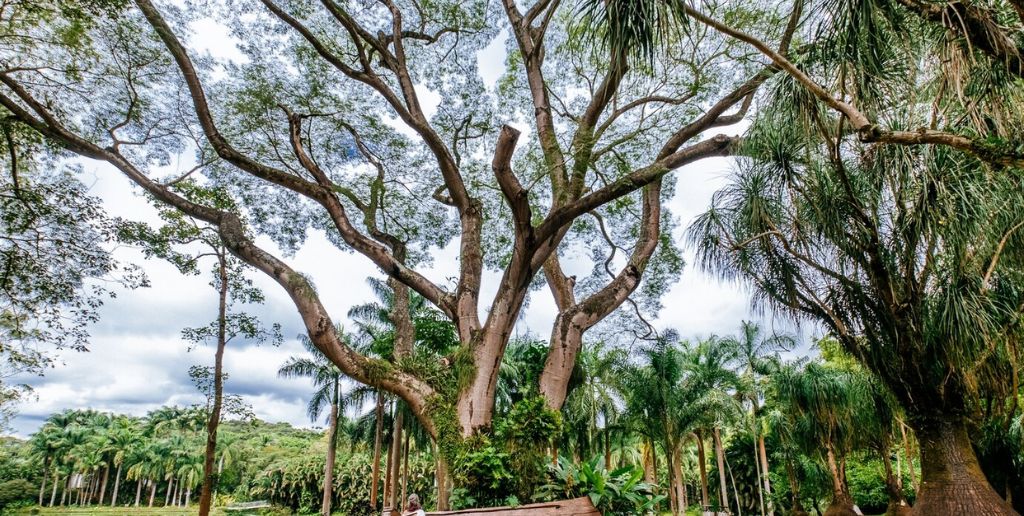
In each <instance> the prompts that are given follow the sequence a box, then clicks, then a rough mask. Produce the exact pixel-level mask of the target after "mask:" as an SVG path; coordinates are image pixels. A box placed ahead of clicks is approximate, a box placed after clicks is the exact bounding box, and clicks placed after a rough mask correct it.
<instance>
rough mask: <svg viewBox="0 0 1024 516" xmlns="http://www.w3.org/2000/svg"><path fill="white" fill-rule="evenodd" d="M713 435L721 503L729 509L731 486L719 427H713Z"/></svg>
mask: <svg viewBox="0 0 1024 516" xmlns="http://www.w3.org/2000/svg"><path fill="white" fill-rule="evenodd" d="M711 437H712V439H714V441H715V460H716V461H717V462H718V487H719V496H721V498H719V505H721V506H722V509H723V510H725V511H728V510H729V488H728V486H727V485H726V483H725V450H724V449H723V448H722V435H721V433H720V432H719V431H718V427H717V426H716V427H714V428H712V429H711Z"/></svg>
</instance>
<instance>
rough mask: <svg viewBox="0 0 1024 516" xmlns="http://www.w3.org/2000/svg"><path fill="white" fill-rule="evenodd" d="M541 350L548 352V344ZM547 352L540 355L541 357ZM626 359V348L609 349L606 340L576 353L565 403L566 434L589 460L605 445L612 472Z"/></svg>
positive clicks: (606, 456) (607, 466) (563, 411)
mask: <svg viewBox="0 0 1024 516" xmlns="http://www.w3.org/2000/svg"><path fill="white" fill-rule="evenodd" d="M540 349H541V351H542V353H544V354H546V353H547V350H546V347H542V348H540ZM544 354H542V355H540V357H541V360H543V357H544V356H545V355H544ZM508 355H509V354H508V353H506V355H505V356H506V358H507V357H508ZM625 361H626V353H625V352H624V351H623V350H620V349H608V347H607V345H606V344H605V343H604V342H603V341H598V342H595V343H593V344H590V345H589V346H587V347H585V348H584V349H582V350H581V351H580V353H579V354H578V355H577V356H576V366H575V367H574V368H573V372H572V376H571V377H570V379H569V386H568V389H567V394H566V398H565V403H564V404H563V405H562V415H563V425H564V426H565V428H566V429H568V431H567V432H566V434H565V435H566V438H568V439H571V440H572V441H573V442H574V443H575V445H576V450H577V456H578V457H580V458H582V459H584V460H585V459H586V458H588V457H590V456H591V455H592V454H593V453H594V449H595V448H596V447H597V446H599V445H603V448H604V457H605V468H608V470H609V471H611V469H612V467H611V432H612V427H613V426H614V425H615V423H616V422H617V420H618V418H619V416H620V415H621V409H620V404H621V402H622V401H623V395H622V392H621V381H620V378H619V372H620V370H621V368H622V366H623V365H624V364H625ZM599 434H601V435H600V436H599ZM598 441H600V442H598Z"/></svg>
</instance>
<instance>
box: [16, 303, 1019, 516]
mask: <svg viewBox="0 0 1024 516" xmlns="http://www.w3.org/2000/svg"><path fill="white" fill-rule="evenodd" d="M375 306H376V308H378V309H379V308H380V307H381V306H380V305H366V306H364V307H360V309H358V310H356V311H355V312H360V313H362V314H364V315H368V316H372V315H373V313H374V310H373V309H372V308H374V307H375ZM372 326H373V323H372V322H367V323H366V324H365V325H363V331H364V336H365V337H367V338H370V336H371V335H375V336H376V338H377V339H378V342H377V345H378V346H381V345H382V344H381V342H380V341H385V342H386V341H387V339H388V335H387V331H386V329H384V330H385V331H379V332H372V331H367V330H368V329H369V328H370V327H372ZM377 330H382V328H380V327H379V326H378V327H377ZM800 346H801V343H798V342H796V341H795V340H794V339H793V338H792V337H790V336H788V335H775V334H770V333H768V332H765V331H764V330H762V329H761V328H759V327H758V326H757V325H756V324H753V323H743V324H742V325H741V326H740V328H739V331H738V333H737V334H736V335H735V336H726V337H717V336H712V337H708V338H705V339H701V340H694V341H686V340H679V339H678V337H676V336H675V335H672V334H667V335H664V336H662V338H661V339H658V340H657V341H653V342H651V343H648V344H645V345H638V347H637V348H636V349H634V352H633V353H632V354H628V353H626V352H625V351H624V350H622V349H617V348H614V347H610V346H606V345H604V344H602V343H600V342H596V343H593V344H592V345H590V346H588V347H587V349H586V350H585V351H584V352H583V353H582V354H581V355H580V356H579V358H578V361H577V363H576V367H575V368H574V370H573V379H572V382H571V384H570V385H571V386H570V390H569V393H568V397H567V401H566V404H565V407H564V408H563V409H562V410H561V412H560V413H554V414H552V413H551V412H550V411H549V410H547V409H546V408H545V407H544V404H543V401H542V400H541V399H540V398H538V397H537V394H536V387H535V385H536V378H535V377H536V375H537V374H539V370H540V367H541V366H542V362H541V361H540V360H538V357H543V349H544V347H545V345H544V343H543V342H539V341H535V340H530V339H519V340H514V341H513V343H512V344H511V349H510V351H509V353H508V354H507V355H506V359H505V360H504V362H503V364H502V376H501V386H500V387H499V392H500V396H499V398H498V412H499V414H500V416H499V418H498V423H497V425H496V426H497V428H496V430H497V431H496V434H497V435H498V436H500V439H502V440H506V441H507V445H508V447H507V448H505V449H499V448H492V449H486V450H483V451H481V452H474V453H472V454H469V455H468V456H466V457H463V459H462V461H460V463H458V464H457V465H456V467H455V469H454V475H455V476H456V482H455V486H456V487H455V489H454V492H453V493H452V503H453V505H454V506H455V507H463V506H466V507H469V506H481V505H515V504H519V503H527V502H530V501H534V500H546V499H560V498H566V497H574V496H581V495H589V496H590V497H591V498H592V500H594V502H595V503H596V505H597V506H598V507H599V508H601V509H602V510H604V511H605V512H606V513H609V514H612V513H614V514H625V513H639V512H647V511H656V510H660V511H665V510H669V509H670V508H674V509H675V510H676V511H678V512H685V511H686V510H687V508H690V509H691V510H696V508H698V507H707V508H713V509H722V510H724V509H725V508H726V507H728V510H730V511H732V512H733V513H736V514H740V513H746V514H769V513H778V514H802V513H806V512H809V511H813V512H815V513H821V512H823V511H825V512H830V513H833V514H841V513H840V512H832V511H836V510H838V509H837V508H841V507H843V505H844V504H854V503H855V504H857V505H858V506H859V507H860V508H861V509H862V510H863V511H866V513H867V514H872V513H882V512H886V513H887V514H903V513H906V512H908V511H909V506H910V504H912V503H913V500H914V495H915V492H916V490H917V488H918V486H919V484H918V483H919V482H920V480H919V478H920V477H919V475H920V473H919V470H918V468H919V463H918V445H917V442H916V440H915V438H914V436H913V432H912V431H910V430H909V429H908V428H907V426H906V424H905V423H904V419H905V416H904V415H903V414H902V412H901V411H900V410H899V409H898V408H897V407H896V405H895V404H894V401H893V400H892V397H891V395H890V394H888V393H887V392H886V391H885V390H884V389H883V388H882V387H881V386H880V384H879V383H878V381H877V380H875V379H873V377H872V376H871V375H870V374H868V373H866V372H865V370H864V369H863V368H862V367H860V366H859V365H857V363H856V362H855V361H854V360H853V359H851V358H850V357H849V356H847V355H846V354H845V353H844V352H842V351H841V350H840V348H839V346H838V344H837V343H836V342H835V341H834V340H832V339H822V340H819V341H818V342H816V343H815V344H814V350H813V351H812V352H813V354H815V355H817V356H818V357H819V358H816V359H812V360H811V359H800V360H789V359H786V358H784V357H786V356H791V355H792V353H790V351H791V350H793V349H794V348H797V347H800ZM307 347H308V349H309V351H310V353H309V354H308V355H306V356H300V357H293V358H292V359H290V360H289V361H288V362H287V363H285V364H283V366H282V368H281V372H282V374H283V375H285V376H295V375H297V374H303V375H306V376H310V377H312V378H314V380H315V383H316V385H317V386H318V390H317V391H316V392H315V393H312V396H311V401H310V405H309V412H310V415H311V417H312V420H313V421H315V422H323V421H324V420H325V419H326V420H327V421H328V423H329V425H328V427H327V430H326V431H323V430H305V429H296V428H293V427H291V426H290V425H287V424H283V423H281V424H269V423H266V422H263V421H260V420H256V419H252V418H243V419H235V420H231V421H228V422H226V423H225V424H224V425H222V426H221V427H220V431H219V439H218V443H219V444H218V448H217V450H216V464H217V475H216V483H215V489H216V492H215V493H214V495H215V496H214V498H215V500H216V502H217V504H220V505H225V504H230V503H232V502H236V501H247V500H267V501H270V502H272V503H274V504H275V505H279V506H281V507H284V508H290V509H293V510H297V511H300V512H307V513H308V512H315V511H318V510H320V508H321V501H322V499H323V498H322V497H323V492H324V491H323V486H324V472H325V469H324V464H325V460H328V459H327V452H328V448H329V446H330V444H331V443H334V446H335V449H336V454H337V459H334V467H333V471H332V474H333V480H332V482H331V484H332V486H333V487H332V490H331V494H332V496H333V499H332V506H333V510H334V511H337V512H340V513H341V514H373V513H376V512H378V511H379V510H380V509H381V505H382V504H383V503H384V502H385V501H386V500H387V499H388V498H387V497H388V494H387V491H386V490H388V489H392V488H394V489H397V490H398V493H397V494H398V495H400V496H403V497H404V496H405V495H406V494H407V493H417V494H419V496H420V497H421V499H422V500H424V501H425V505H426V506H427V507H431V506H433V504H434V500H435V499H436V489H437V487H436V482H435V477H434V475H435V473H436V467H435V466H436V459H435V452H434V450H433V448H432V444H431V441H430V439H429V437H428V436H427V435H426V434H425V433H424V432H423V431H422V429H419V428H417V427H415V426H413V427H412V428H409V427H408V426H407V427H406V433H405V436H404V438H403V440H402V442H400V443H398V444H397V447H396V446H392V445H391V444H392V435H390V434H391V428H392V427H393V423H394V418H395V415H396V414H398V413H400V412H402V411H407V410H408V408H407V407H404V406H403V404H402V403H401V402H396V400H395V399H394V397H392V396H387V395H385V396H381V397H380V398H378V396H377V395H378V393H376V392H373V391H370V390H367V389H366V388H363V387H355V388H353V387H352V384H351V382H346V381H343V380H342V377H341V375H339V374H338V373H337V369H336V368H334V367H333V366H332V365H330V364H329V363H328V362H326V361H325V360H324V359H323V358H322V357H321V356H320V355H318V354H317V353H316V350H315V348H314V347H312V346H307ZM346 390H347V392H346ZM378 399H380V400H381V410H377V406H376V403H377V400H378ZM339 406H340V408H341V411H340V415H338V413H339V412H338V407H339ZM332 408H334V411H333V412H332V411H331V409H332ZM325 409H326V410H325ZM364 409H367V410H365V412H364ZM332 414H333V415H336V417H337V419H336V420H335V419H334V417H333V416H332ZM325 415H327V417H326V418H325V417H324V416H325ZM206 419H207V414H206V409H204V408H203V407H201V406H196V407H191V408H175V407H166V408H161V409H159V410H155V411H153V412H151V413H149V414H147V415H146V416H145V417H130V416H123V415H113V414H104V413H98V412H95V411H91V410H70V411H66V412H63V413H59V414H54V415H53V416H51V417H50V418H49V419H48V420H47V421H46V422H45V424H44V425H43V426H42V427H41V428H40V429H39V431H38V432H37V433H35V434H34V435H32V436H31V438H30V439H28V440H27V441H23V442H22V441H16V440H8V441H5V443H4V448H3V453H4V460H3V461H2V462H3V463H4V464H5V466H4V469H3V470H2V471H0V474H2V475H3V478H2V480H5V481H8V482H9V481H11V480H13V479H28V480H29V481H30V483H31V491H30V492H28V494H30V495H31V497H32V498H33V499H34V500H33V502H34V503H38V504H39V505H42V506H93V505H103V504H107V505H111V506H142V507H152V506H158V507H159V506H181V507H188V506H190V504H193V505H194V504H195V499H196V496H197V489H198V488H199V486H200V484H201V478H202V459H203V440H204V437H205V431H204V424H205V421H206ZM335 429H336V430H335ZM1021 430H1022V429H1021V425H1020V419H1019V418H1016V419H1014V420H1011V421H1009V422H1007V420H1006V419H1004V417H1003V416H998V415H995V414H992V415H990V417H989V418H987V419H986V420H983V421H980V422H979V424H978V428H977V431H976V432H975V433H974V434H973V435H974V445H975V447H976V449H977V450H978V452H979V455H980V457H982V463H983V467H984V469H985V473H986V475H987V476H988V478H989V479H990V481H991V482H992V483H993V485H995V486H997V488H999V489H1000V490H1001V491H1002V492H1003V493H1005V495H1006V496H1007V499H1011V500H1022V499H1024V496H1022V495H1024V493H1021V486H1022V485H1024V482H1022V480H1024V468H1022V465H1024V447H1022V446H1021V443H1022V438H1024V434H1022V432H1021ZM380 443H384V444H383V447H381V444H380ZM395 453H397V454H398V456H399V457H400V460H398V461H397V462H396V463H395V464H397V465H398V467H397V469H393V468H391V467H388V465H389V464H391V463H392V461H391V459H392V458H393V457H394V454H395ZM374 462H376V463H377V467H376V468H375V467H374ZM392 486H393V487H392ZM374 491H376V493H374ZM21 496H22V497H25V496H26V493H22V495H21ZM23 503H24V502H23Z"/></svg>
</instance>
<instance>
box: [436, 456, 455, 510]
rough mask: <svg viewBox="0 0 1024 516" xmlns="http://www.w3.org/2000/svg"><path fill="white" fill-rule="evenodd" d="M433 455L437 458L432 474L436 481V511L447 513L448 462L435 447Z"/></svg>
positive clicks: (448, 507)
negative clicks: (435, 469)
mask: <svg viewBox="0 0 1024 516" xmlns="http://www.w3.org/2000/svg"><path fill="white" fill-rule="evenodd" d="M434 454H435V456H436V458H437V471H436V472H435V474H434V477H435V479H436V481H437V510H439V511H447V510H450V509H451V507H450V506H449V504H448V462H447V461H446V460H445V459H444V457H443V456H442V454H441V453H440V449H438V448H437V447H436V446H435V447H434Z"/></svg>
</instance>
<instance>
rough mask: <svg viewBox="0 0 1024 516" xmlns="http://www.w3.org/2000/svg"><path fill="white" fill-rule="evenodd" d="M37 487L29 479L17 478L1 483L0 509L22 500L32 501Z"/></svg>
mask: <svg viewBox="0 0 1024 516" xmlns="http://www.w3.org/2000/svg"><path fill="white" fill-rule="evenodd" d="M35 493H36V488H35V486H33V485H32V484H31V483H30V482H29V481H28V480H25V479H21V478H18V479H15V480H8V481H7V482H2V483H0V509H3V508H4V507H8V506H11V505H18V504H19V503H21V502H29V503H31V501H32V498H33V496H35Z"/></svg>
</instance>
